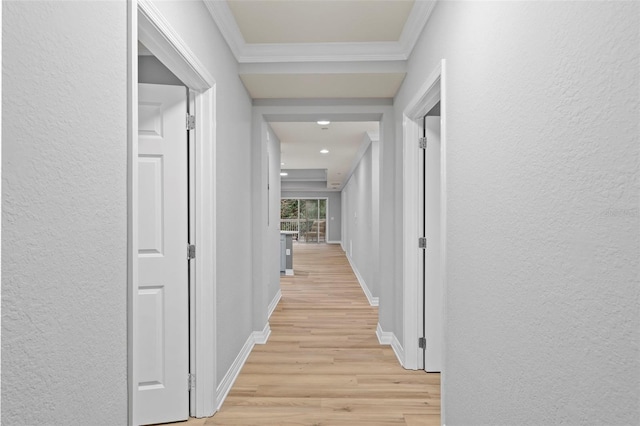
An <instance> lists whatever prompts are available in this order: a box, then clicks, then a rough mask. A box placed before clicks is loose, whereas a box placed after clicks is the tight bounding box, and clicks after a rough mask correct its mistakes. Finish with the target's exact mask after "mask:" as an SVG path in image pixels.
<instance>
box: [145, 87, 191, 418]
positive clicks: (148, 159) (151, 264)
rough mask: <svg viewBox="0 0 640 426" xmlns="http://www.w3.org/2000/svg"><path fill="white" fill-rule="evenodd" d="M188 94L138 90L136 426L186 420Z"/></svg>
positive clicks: (160, 89) (177, 89)
mask: <svg viewBox="0 0 640 426" xmlns="http://www.w3.org/2000/svg"><path fill="white" fill-rule="evenodd" d="M186 90H187V89H186V88H185V87H180V86H165V85H155V84H140V85H139V86H138V94H139V102H138V121H139V124H138V142H139V156H138V179H139V181H138V185H139V186H138V194H139V206H138V209H139V210H138V211H139V222H138V241H139V253H138V265H139V281H138V283H139V285H138V293H137V297H138V305H137V312H136V314H135V318H134V321H135V330H136V334H135V335H136V341H135V342H134V357H135V358H134V368H135V369H136V377H137V381H138V383H137V396H136V402H135V408H134V409H135V422H136V424H150V423H166V422H174V421H178V420H186V419H187V418H188V416H189V393H188V374H189V358H188V357H189V346H188V345H189V337H188V336H189V335H188V333H189V318H188V315H189V310H188V296H189V293H188V269H187V268H188V260H187V242H188V231H187V230H188V228H187V225H188V222H187V221H188V218H187V202H188V201H187V190H188V185H187V130H186V124H185V119H186V118H185V117H186V113H187V91H186Z"/></svg>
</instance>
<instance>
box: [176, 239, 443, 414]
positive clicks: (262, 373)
mask: <svg viewBox="0 0 640 426" xmlns="http://www.w3.org/2000/svg"><path fill="white" fill-rule="evenodd" d="M293 259H294V271H295V276H293V277H282V279H281V287H282V299H281V301H280V303H279V305H278V307H277V308H276V310H275V312H274V313H273V315H272V316H271V319H270V320H269V323H270V324H271V336H270V337H269V341H268V342H267V344H265V345H256V347H255V348H254V350H253V352H252V353H251V355H250V356H249V358H248V360H247V362H246V364H245V365H244V368H243V369H242V371H241V373H240V375H239V376H238V379H237V381H236V382H235V384H234V385H233V388H232V389H231V392H230V393H229V396H228V397H227V399H226V401H225V402H224V404H223V406H222V408H221V410H220V411H219V412H218V413H216V415H215V416H213V417H211V418H208V419H191V420H189V421H188V422H183V423H176V424H178V425H180V424H185V425H187V426H196V425H368V426H373V425H395V424H398V425H439V424H440V375H439V374H427V373H424V372H422V371H410V370H405V369H403V368H402V367H401V366H400V365H399V363H398V361H397V359H396V357H395V355H394V353H393V350H392V349H391V347H390V346H381V345H380V344H379V343H378V339H377V337H376V325H377V323H378V310H377V308H374V307H371V306H369V304H368V302H367V299H366V297H365V296H364V293H363V292H362V289H361V288H360V285H359V284H358V282H357V280H356V277H355V275H354V274H353V271H352V270H351V267H350V266H349V263H348V261H347V259H346V257H345V255H344V252H343V251H342V249H341V248H340V246H339V245H328V244H294V256H293Z"/></svg>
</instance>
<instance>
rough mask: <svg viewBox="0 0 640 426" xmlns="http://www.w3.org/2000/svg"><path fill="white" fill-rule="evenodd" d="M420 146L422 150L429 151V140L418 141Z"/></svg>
mask: <svg viewBox="0 0 640 426" xmlns="http://www.w3.org/2000/svg"><path fill="white" fill-rule="evenodd" d="M418 146H419V147H420V149H427V138H420V139H418Z"/></svg>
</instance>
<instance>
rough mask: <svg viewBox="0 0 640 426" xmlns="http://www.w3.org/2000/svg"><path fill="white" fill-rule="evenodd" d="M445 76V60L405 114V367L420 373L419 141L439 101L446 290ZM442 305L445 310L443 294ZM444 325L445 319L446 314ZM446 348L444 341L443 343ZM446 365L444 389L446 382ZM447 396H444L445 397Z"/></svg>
mask: <svg viewBox="0 0 640 426" xmlns="http://www.w3.org/2000/svg"><path fill="white" fill-rule="evenodd" d="M445 83H446V75H445V60H444V59H443V60H442V61H441V62H440V63H439V64H438V66H437V67H436V69H435V70H434V71H433V72H432V73H431V75H430V76H429V77H428V78H427V80H426V81H425V84H424V85H423V86H422V87H421V89H420V90H419V91H418V93H417V95H416V96H415V97H414V98H413V99H412V101H411V102H409V104H408V106H407V108H406V109H405V110H404V115H403V164H404V176H403V177H404V179H403V187H404V188H403V189H404V190H403V219H404V220H403V245H404V259H403V271H404V300H403V304H404V344H403V346H404V355H405V360H404V367H405V368H408V369H412V370H417V369H418V368H420V367H421V362H422V361H421V358H422V351H421V349H419V348H418V338H419V337H422V327H421V326H420V324H421V322H422V309H423V307H422V299H421V298H420V295H421V294H422V288H421V285H420V282H419V278H420V276H421V272H420V268H421V265H422V251H421V249H419V248H418V232H419V231H418V230H419V223H418V221H419V216H420V215H419V214H418V208H419V206H418V200H420V194H419V188H420V185H419V182H418V181H419V179H420V175H419V172H420V170H419V156H418V138H420V137H421V136H422V134H421V130H422V118H423V117H424V116H425V115H426V114H427V112H429V110H430V109H431V108H432V107H433V106H434V105H435V104H436V103H437V102H438V101H440V111H441V126H442V127H441V134H440V138H441V142H440V143H441V151H440V165H441V170H440V173H441V175H440V200H441V201H440V203H441V207H440V221H441V222H440V225H441V226H440V253H441V257H440V262H441V263H440V267H441V273H442V286H443V290H444V289H445V288H446V254H447V251H446V236H447V233H446V228H447V214H446V213H447V181H446V176H447V171H446V158H447V142H446V141H447V126H446V108H447V104H446V84H445ZM442 294H443V303H442V306H443V307H445V306H446V305H445V302H446V300H444V294H445V292H444V291H443V293H442ZM442 315H443V322H444V318H446V317H445V316H444V311H443V313H442ZM443 349H444V342H443ZM444 374H445V372H444V366H443V371H442V376H441V388H442V383H443V382H444ZM443 397H444V395H443Z"/></svg>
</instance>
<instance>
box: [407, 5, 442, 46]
mask: <svg viewBox="0 0 640 426" xmlns="http://www.w3.org/2000/svg"><path fill="white" fill-rule="evenodd" d="M436 2H437V0H430V1H424V0H416V2H415V3H414V4H413V8H412V9H411V13H410V14H409V17H408V18H407V22H406V24H405V25H404V29H403V30H402V34H401V35H400V41H399V44H400V45H401V49H402V51H403V52H404V54H405V55H406V57H407V59H408V58H409V55H411V52H412V51H413V48H414V47H415V45H416V43H417V42H418V38H419V37H420V34H422V30H423V29H424V27H425V25H427V21H428V20H429V17H431V13H433V9H434V8H435V7H436Z"/></svg>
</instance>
